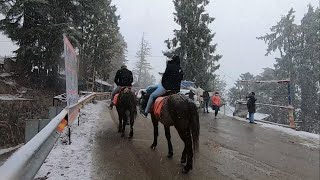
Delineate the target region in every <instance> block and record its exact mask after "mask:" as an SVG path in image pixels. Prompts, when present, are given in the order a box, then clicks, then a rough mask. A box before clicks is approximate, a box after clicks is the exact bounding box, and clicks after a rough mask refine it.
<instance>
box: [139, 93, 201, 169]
mask: <svg viewBox="0 0 320 180" xmlns="http://www.w3.org/2000/svg"><path fill="white" fill-rule="evenodd" d="M149 96H150V95H149V94H146V93H142V103H141V108H142V109H144V107H145V106H146V102H147V101H148V98H149ZM151 119H152V123H153V128H154V139H153V143H152V145H151V148H152V149H155V148H156V146H157V143H158V140H157V138H158V122H159V121H160V122H161V123H162V124H163V125H164V129H165V135H166V138H167V141H168V149H169V152H168V155H167V157H168V158H172V156H173V149H172V143H171V134H170V126H174V127H175V128H176V129H177V131H178V133H179V136H180V138H181V139H182V141H183V142H184V145H185V146H184V150H183V152H182V156H181V164H183V165H185V163H186V165H185V166H184V167H183V170H182V172H183V173H188V172H189V171H190V170H191V169H192V167H193V155H194V154H195V153H196V152H197V151H198V149H199V132H200V125H199V114H198V111H197V106H196V105H195V104H194V103H193V102H191V101H190V100H188V98H187V97H186V96H184V95H180V94H173V95H170V96H167V97H166V98H165V99H164V100H163V106H162V110H161V112H160V116H156V115H155V113H154V112H153V111H151Z"/></svg>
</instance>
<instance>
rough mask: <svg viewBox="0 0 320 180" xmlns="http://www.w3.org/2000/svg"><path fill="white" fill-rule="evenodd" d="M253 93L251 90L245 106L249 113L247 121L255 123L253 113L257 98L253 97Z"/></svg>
mask: <svg viewBox="0 0 320 180" xmlns="http://www.w3.org/2000/svg"><path fill="white" fill-rule="evenodd" d="M255 95H256V94H255V93H254V92H251V93H250V94H249V95H248V96H247V97H246V99H247V108H248V113H249V122H250V123H251V124H257V123H255V122H254V113H256V101H257V98H255Z"/></svg>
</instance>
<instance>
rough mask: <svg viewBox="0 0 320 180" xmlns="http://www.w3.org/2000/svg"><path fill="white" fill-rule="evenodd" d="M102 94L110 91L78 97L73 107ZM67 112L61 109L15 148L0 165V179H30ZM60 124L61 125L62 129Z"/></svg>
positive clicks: (52, 141)
mask: <svg viewBox="0 0 320 180" xmlns="http://www.w3.org/2000/svg"><path fill="white" fill-rule="evenodd" d="M103 95H110V93H92V94H90V95H88V96H86V97H84V98H82V99H79V101H78V103H77V104H75V105H73V107H74V106H79V107H83V106H84V105H85V104H86V103H88V102H89V101H91V100H92V99H93V98H95V97H97V96H103ZM67 114H68V109H67V108H65V109H63V110H62V111H61V112H60V113H59V114H58V115H57V116H56V117H54V118H53V119H52V120H51V121H50V123H49V124H48V125H47V126H46V127H44V128H43V129H42V130H41V131H40V132H39V133H38V134H37V135H36V136H34V137H33V138H32V139H31V140H30V141H29V142H28V143H27V144H25V145H24V146H22V147H21V148H20V149H19V150H17V151H16V152H15V153H14V154H13V155H12V156H11V157H10V158H9V159H8V160H7V161H6V162H5V163H4V164H3V165H2V166H1V167H0V180H20V179H21V180H29V179H30V180H32V179H33V178H34V176H35V175H36V174H37V172H38V170H39V169H40V167H41V165H42V164H43V162H44V161H45V159H46V157H47V156H48V154H49V153H50V151H51V149H52V148H53V146H54V144H55V142H56V141H57V140H58V138H59V136H60V134H61V131H62V130H63V128H64V125H65V124H64V125H63V124H62V122H63V121H65V118H66V116H67ZM61 125H63V126H62V129H61ZM61 158H64V157H61Z"/></svg>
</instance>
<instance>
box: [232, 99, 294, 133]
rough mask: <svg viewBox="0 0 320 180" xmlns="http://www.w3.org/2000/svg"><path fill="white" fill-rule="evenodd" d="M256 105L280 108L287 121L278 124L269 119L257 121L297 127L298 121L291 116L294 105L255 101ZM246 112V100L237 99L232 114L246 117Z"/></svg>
mask: <svg viewBox="0 0 320 180" xmlns="http://www.w3.org/2000/svg"><path fill="white" fill-rule="evenodd" d="M256 105H257V106H258V107H259V106H260V107H269V108H276V109H279V110H281V111H280V113H281V114H283V115H284V117H285V118H286V119H287V121H286V122H287V123H286V124H279V123H274V122H271V121H264V120H259V121H262V122H267V123H272V124H278V125H281V126H284V127H290V128H292V129H296V128H297V124H298V122H297V121H294V116H293V114H294V107H293V106H290V105H289V106H280V105H273V104H262V103H256ZM258 110H259V108H258ZM247 112H248V110H247V105H246V102H245V101H237V104H236V109H235V112H234V115H235V116H239V117H242V118H246V117H247ZM269 116H272V115H269ZM267 117H268V116H267ZM267 117H266V118H267Z"/></svg>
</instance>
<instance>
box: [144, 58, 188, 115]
mask: <svg viewBox="0 0 320 180" xmlns="http://www.w3.org/2000/svg"><path fill="white" fill-rule="evenodd" d="M182 79H183V71H182V69H181V66H180V58H179V56H177V55H174V56H173V57H172V58H171V60H169V61H168V62H167V67H166V70H165V72H164V74H163V76H162V80H161V83H160V84H158V85H157V89H156V90H155V91H154V92H153V93H151V95H150V97H149V99H148V103H147V106H146V108H145V110H144V111H143V110H140V113H141V114H142V115H143V116H144V117H147V116H148V113H149V111H150V108H151V107H152V104H153V102H154V100H155V99H156V98H157V97H159V96H161V95H164V94H165V93H166V92H167V91H173V92H174V93H178V92H180V86H181V81H182Z"/></svg>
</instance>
